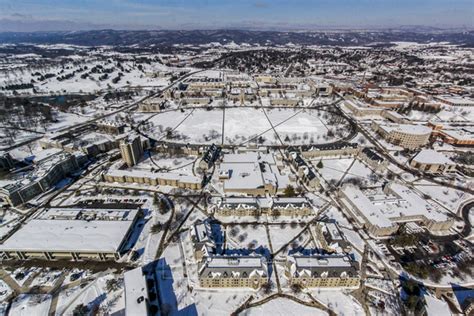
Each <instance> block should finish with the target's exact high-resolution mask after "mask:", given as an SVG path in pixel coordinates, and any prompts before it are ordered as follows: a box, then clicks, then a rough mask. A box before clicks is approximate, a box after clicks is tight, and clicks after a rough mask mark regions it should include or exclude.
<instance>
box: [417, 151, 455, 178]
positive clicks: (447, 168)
mask: <svg viewBox="0 0 474 316" xmlns="http://www.w3.org/2000/svg"><path fill="white" fill-rule="evenodd" d="M410 166H412V167H413V168H415V169H417V170H421V171H423V172H428V173H447V172H455V171H456V164H455V163H454V162H453V161H452V160H451V159H449V158H448V157H446V156H445V155H443V154H442V153H440V152H437V151H436V150H432V149H424V150H422V151H420V152H419V153H418V154H416V155H415V156H414V157H413V158H412V159H411V161H410Z"/></svg>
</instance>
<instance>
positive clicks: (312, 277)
mask: <svg viewBox="0 0 474 316" xmlns="http://www.w3.org/2000/svg"><path fill="white" fill-rule="evenodd" d="M358 270H359V267H358V263H357V262H356V261H354V260H353V259H352V258H351V257H350V256H348V255H290V256H288V258H287V262H286V264H285V276H286V277H287V278H288V280H289V283H290V284H291V285H295V284H298V285H300V286H302V287H323V288H324V287H349V288H356V287H359V285H360V276H359V273H358Z"/></svg>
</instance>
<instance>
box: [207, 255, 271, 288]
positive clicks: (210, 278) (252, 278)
mask: <svg viewBox="0 0 474 316" xmlns="http://www.w3.org/2000/svg"><path fill="white" fill-rule="evenodd" d="M198 274H199V283H200V285H201V286H202V287H210V288H220V287H221V288H229V287H250V288H254V289H257V288H259V287H261V286H262V285H264V284H265V283H267V282H268V267H267V261H266V259H265V257H263V256H211V257H207V258H206V260H205V261H203V262H202V263H201V264H200V266H199V271H198Z"/></svg>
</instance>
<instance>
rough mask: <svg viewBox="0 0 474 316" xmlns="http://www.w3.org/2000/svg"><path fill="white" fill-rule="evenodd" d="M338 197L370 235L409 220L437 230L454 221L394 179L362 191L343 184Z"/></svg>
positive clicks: (386, 232)
mask: <svg viewBox="0 0 474 316" xmlns="http://www.w3.org/2000/svg"><path fill="white" fill-rule="evenodd" d="M339 201H340V202H341V204H342V205H343V207H344V208H345V210H346V212H347V214H349V215H350V216H351V217H352V218H353V219H354V220H355V221H356V223H357V224H358V225H359V226H360V227H364V228H365V229H366V230H367V231H368V232H369V233H370V234H371V235H372V236H374V237H383V236H389V235H391V234H393V233H395V232H396V231H397V230H398V228H399V225H400V224H403V223H409V222H413V223H415V224H417V225H422V226H425V227H426V228H427V229H428V230H430V231H437V232H443V231H448V230H449V229H450V228H451V226H452V225H453V223H454V219H452V218H451V217H449V216H448V215H446V213H444V212H443V211H441V210H440V209H439V208H438V207H436V206H435V205H433V204H431V203H429V202H428V201H426V200H425V199H423V198H422V197H421V196H419V195H418V194H417V193H415V192H413V191H412V190H411V189H410V188H408V187H406V186H404V185H402V184H400V183H398V182H389V183H387V184H385V185H384V186H383V187H381V188H371V189H368V190H365V191H361V190H360V189H359V188H358V187H356V186H354V185H350V184H346V185H344V186H343V187H342V188H341V189H340V190H339Z"/></svg>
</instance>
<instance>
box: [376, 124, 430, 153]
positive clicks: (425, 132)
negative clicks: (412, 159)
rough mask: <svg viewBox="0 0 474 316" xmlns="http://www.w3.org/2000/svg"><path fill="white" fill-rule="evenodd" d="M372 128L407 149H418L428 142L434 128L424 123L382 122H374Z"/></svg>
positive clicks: (388, 140) (391, 141)
mask: <svg viewBox="0 0 474 316" xmlns="http://www.w3.org/2000/svg"><path fill="white" fill-rule="evenodd" d="M372 128H373V129H374V131H375V132H377V133H378V134H379V135H380V136H382V137H383V138H384V139H385V140H386V141H387V142H389V143H392V144H395V145H397V146H401V147H403V148H405V149H410V150H414V149H418V148H420V147H423V146H425V145H426V144H428V142H429V140H430V136H431V132H432V129H431V128H429V127H427V126H422V125H409V124H380V123H377V122H375V121H374V122H372Z"/></svg>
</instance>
